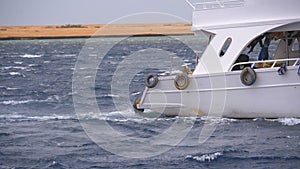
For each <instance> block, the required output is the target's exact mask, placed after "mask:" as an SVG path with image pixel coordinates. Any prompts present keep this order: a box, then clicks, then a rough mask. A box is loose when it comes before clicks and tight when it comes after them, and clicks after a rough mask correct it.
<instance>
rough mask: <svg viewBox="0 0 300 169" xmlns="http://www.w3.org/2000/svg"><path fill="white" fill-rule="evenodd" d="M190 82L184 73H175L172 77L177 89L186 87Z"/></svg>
mask: <svg viewBox="0 0 300 169" xmlns="http://www.w3.org/2000/svg"><path fill="white" fill-rule="evenodd" d="M189 84H190V78H189V76H188V75H187V74H186V73H181V74H179V75H177V76H176V77H175V79H174V85H175V87H176V88H177V89H178V90H184V89H186V88H187V87H188V86H189Z"/></svg>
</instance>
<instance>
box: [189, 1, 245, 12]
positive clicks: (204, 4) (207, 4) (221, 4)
mask: <svg viewBox="0 0 300 169" xmlns="http://www.w3.org/2000/svg"><path fill="white" fill-rule="evenodd" d="M185 1H186V2H187V3H188V4H189V5H190V6H191V7H192V8H193V9H194V10H208V9H219V8H229V7H240V6H242V5H243V4H244V1H245V0H196V1H198V2H192V0H185ZM199 1H200V2H199Z"/></svg>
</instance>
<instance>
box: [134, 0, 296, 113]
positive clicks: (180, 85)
mask: <svg viewBox="0 0 300 169" xmlns="http://www.w3.org/2000/svg"><path fill="white" fill-rule="evenodd" d="M188 3H189V4H190V5H191V6H192V7H193V9H194V11H193V26H192V30H193V31H194V32H195V34H203V33H204V34H206V35H208V36H209V37H210V42H209V44H208V46H207V48H206V50H205V51H204V53H203V55H202V56H201V58H200V59H199V61H198V64H197V65H196V68H195V70H194V71H193V72H186V73H182V75H178V76H176V77H174V76H166V77H158V78H157V79H156V81H155V80H154V81H153V79H152V78H154V77H149V79H147V83H150V84H148V87H146V89H145V91H144V93H143V96H142V97H141V98H140V100H138V102H136V107H137V108H139V109H152V110H154V111H158V112H160V113H163V114H166V115H181V116H193V115H199V116H203V115H215V116H224V117H233V118H256V117H269V118H277V117H300V109H299V106H298V105H297V104H299V103H300V101H299V99H300V73H299V72H300V67H299V64H300V47H299V42H300V10H299V6H300V1H298V0H285V1H282V0H214V1H213V0H202V1H201V0H194V1H192V0H191V1H189V2H188ZM272 41H276V42H277V49H276V51H275V53H274V56H273V55H272V56H271V55H270V56H269V51H268V50H269V45H270V43H271V42H272ZM258 45H260V47H261V51H260V53H258V54H256V55H255V54H253V53H252V52H251V50H250V49H251V48H252V47H253V48H254V46H256V47H257V46H258ZM250 54H251V55H252V57H256V59H253V58H249V55H250ZM150 78H151V79H150Z"/></svg>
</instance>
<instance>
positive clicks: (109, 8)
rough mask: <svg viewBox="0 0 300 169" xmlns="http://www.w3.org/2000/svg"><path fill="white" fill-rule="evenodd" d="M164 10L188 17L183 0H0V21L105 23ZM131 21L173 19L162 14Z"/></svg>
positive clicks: (11, 23) (9, 23)
mask: <svg viewBox="0 0 300 169" xmlns="http://www.w3.org/2000/svg"><path fill="white" fill-rule="evenodd" d="M145 12H147V13H149V12H151V13H152V12H156V13H166V14H171V15H175V16H178V17H180V18H183V19H185V20H187V21H191V17H192V8H191V7H190V6H189V5H188V4H187V3H186V2H185V1H184V0H0V25H1V26H23V25H63V24H108V23H110V22H112V21H114V20H117V19H118V18H120V17H124V16H128V15H132V14H136V13H145ZM130 22H145V23H161V22H172V21H168V19H166V18H165V17H159V16H158V17H154V18H153V19H150V18H147V17H146V18H145V20H143V21H141V20H137V21H130Z"/></svg>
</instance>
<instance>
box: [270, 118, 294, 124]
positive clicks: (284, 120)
mask: <svg viewBox="0 0 300 169" xmlns="http://www.w3.org/2000/svg"><path fill="white" fill-rule="evenodd" d="M267 121H275V122H280V123H281V124H283V125H285V126H294V125H297V124H300V119H297V118H279V119H273V120H270V119H269V120H267Z"/></svg>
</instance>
